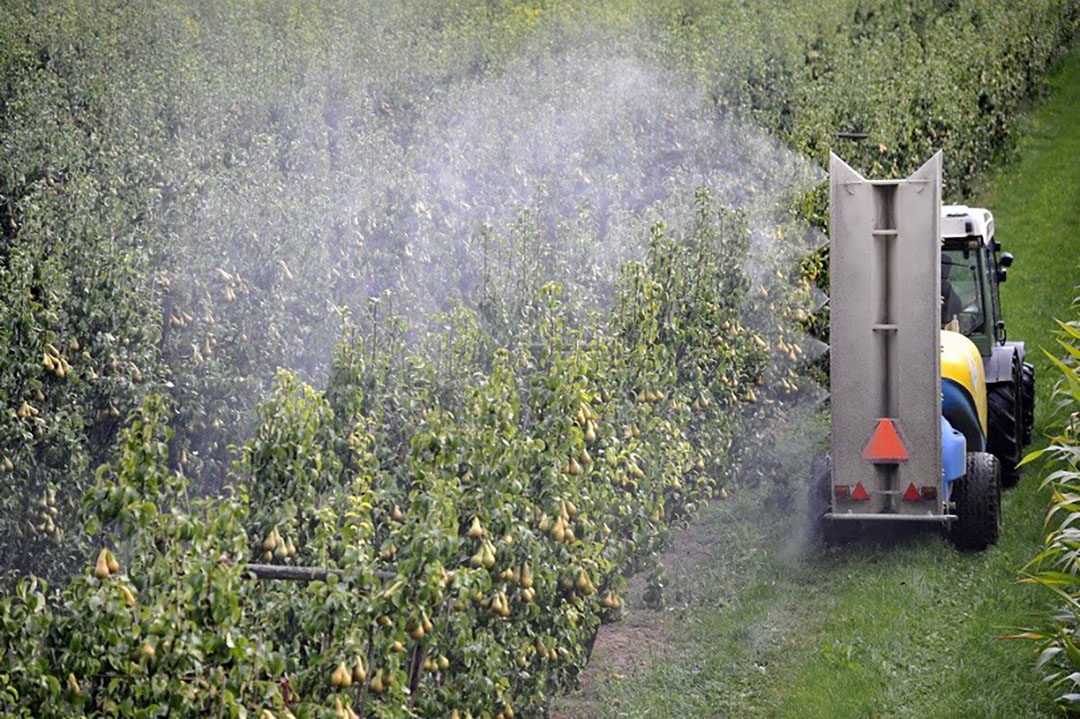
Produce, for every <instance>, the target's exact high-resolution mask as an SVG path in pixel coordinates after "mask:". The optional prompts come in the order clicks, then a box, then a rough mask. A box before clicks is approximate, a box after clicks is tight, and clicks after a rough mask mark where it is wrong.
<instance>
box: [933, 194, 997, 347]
mask: <svg viewBox="0 0 1080 719" xmlns="http://www.w3.org/2000/svg"><path fill="white" fill-rule="evenodd" d="M941 235H942V247H941V324H942V326H943V327H946V326H948V325H949V324H950V323H952V322H954V321H955V323H956V324H955V325H954V326H953V328H954V329H955V331H957V332H959V333H960V334H962V335H964V336H965V337H967V338H968V339H970V340H971V341H972V342H974V343H975V346H976V347H978V348H979V354H981V355H982V356H983V357H989V356H991V355H992V348H993V346H994V345H995V344H1000V343H1001V342H1004V341H1005V339H1006V337H1005V322H1004V320H1003V319H1002V317H1001V301H1000V297H999V294H998V284H999V283H1001V282H1004V281H1005V278H1006V276H1007V272H1008V267H1009V266H1010V265H1012V261H1013V256H1012V255H1011V254H1009V253H1008V252H1005V253H1003V254H1001V255H1000V256H999V255H998V252H999V251H1000V250H1001V244H1000V243H999V242H998V241H997V240H995V239H994V216H993V215H992V214H990V211H989V210H984V209H982V208H974V207H967V206H965V205H945V206H943V207H942V208H941Z"/></svg>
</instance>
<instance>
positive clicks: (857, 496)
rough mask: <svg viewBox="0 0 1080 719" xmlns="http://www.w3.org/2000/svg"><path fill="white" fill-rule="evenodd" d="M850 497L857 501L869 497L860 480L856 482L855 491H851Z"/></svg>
mask: <svg viewBox="0 0 1080 719" xmlns="http://www.w3.org/2000/svg"><path fill="white" fill-rule="evenodd" d="M851 498H852V499H854V500H856V501H858V502H865V501H866V500H868V499H870V494H869V493H868V492H867V491H866V487H864V486H863V483H862V482H856V484H855V491H854V492H852V493H851Z"/></svg>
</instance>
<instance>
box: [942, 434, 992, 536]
mask: <svg viewBox="0 0 1080 719" xmlns="http://www.w3.org/2000/svg"><path fill="white" fill-rule="evenodd" d="M950 493H951V497H950V499H951V500H952V503H953V506H954V507H955V510H956V516H957V519H956V520H955V521H954V522H953V524H952V528H951V530H950V532H949V538H950V539H951V540H952V543H953V544H954V545H956V548H957V549H962V550H965V551H980V550H983V549H986V548H987V547H989V546H990V545H991V544H996V543H997V540H998V533H999V532H1000V530H1001V465H1000V464H999V463H998V459H997V457H995V456H994V455H992V454H990V453H989V452H968V455H967V474H965V475H964V476H963V477H961V478H960V479H957V480H955V481H954V482H953V483H952V489H951V492H950Z"/></svg>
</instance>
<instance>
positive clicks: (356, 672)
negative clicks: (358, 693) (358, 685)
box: [352, 654, 367, 682]
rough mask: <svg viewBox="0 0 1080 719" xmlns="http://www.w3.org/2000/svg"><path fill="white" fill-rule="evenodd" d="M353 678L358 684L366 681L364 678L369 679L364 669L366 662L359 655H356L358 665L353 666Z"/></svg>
mask: <svg viewBox="0 0 1080 719" xmlns="http://www.w3.org/2000/svg"><path fill="white" fill-rule="evenodd" d="M352 676H353V679H355V680H356V681H358V682H362V681H364V678H365V677H367V671H366V670H365V669H364V660H363V658H362V657H361V656H360V655H359V654H357V655H356V664H354V665H353V670H352Z"/></svg>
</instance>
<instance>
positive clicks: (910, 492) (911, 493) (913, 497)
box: [904, 484, 922, 502]
mask: <svg viewBox="0 0 1080 719" xmlns="http://www.w3.org/2000/svg"><path fill="white" fill-rule="evenodd" d="M920 499H922V495H921V494H919V490H917V489H915V485H914V484H909V485H908V488H907V491H906V492H904V501H905V502H918V501H919V500H920Z"/></svg>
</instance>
